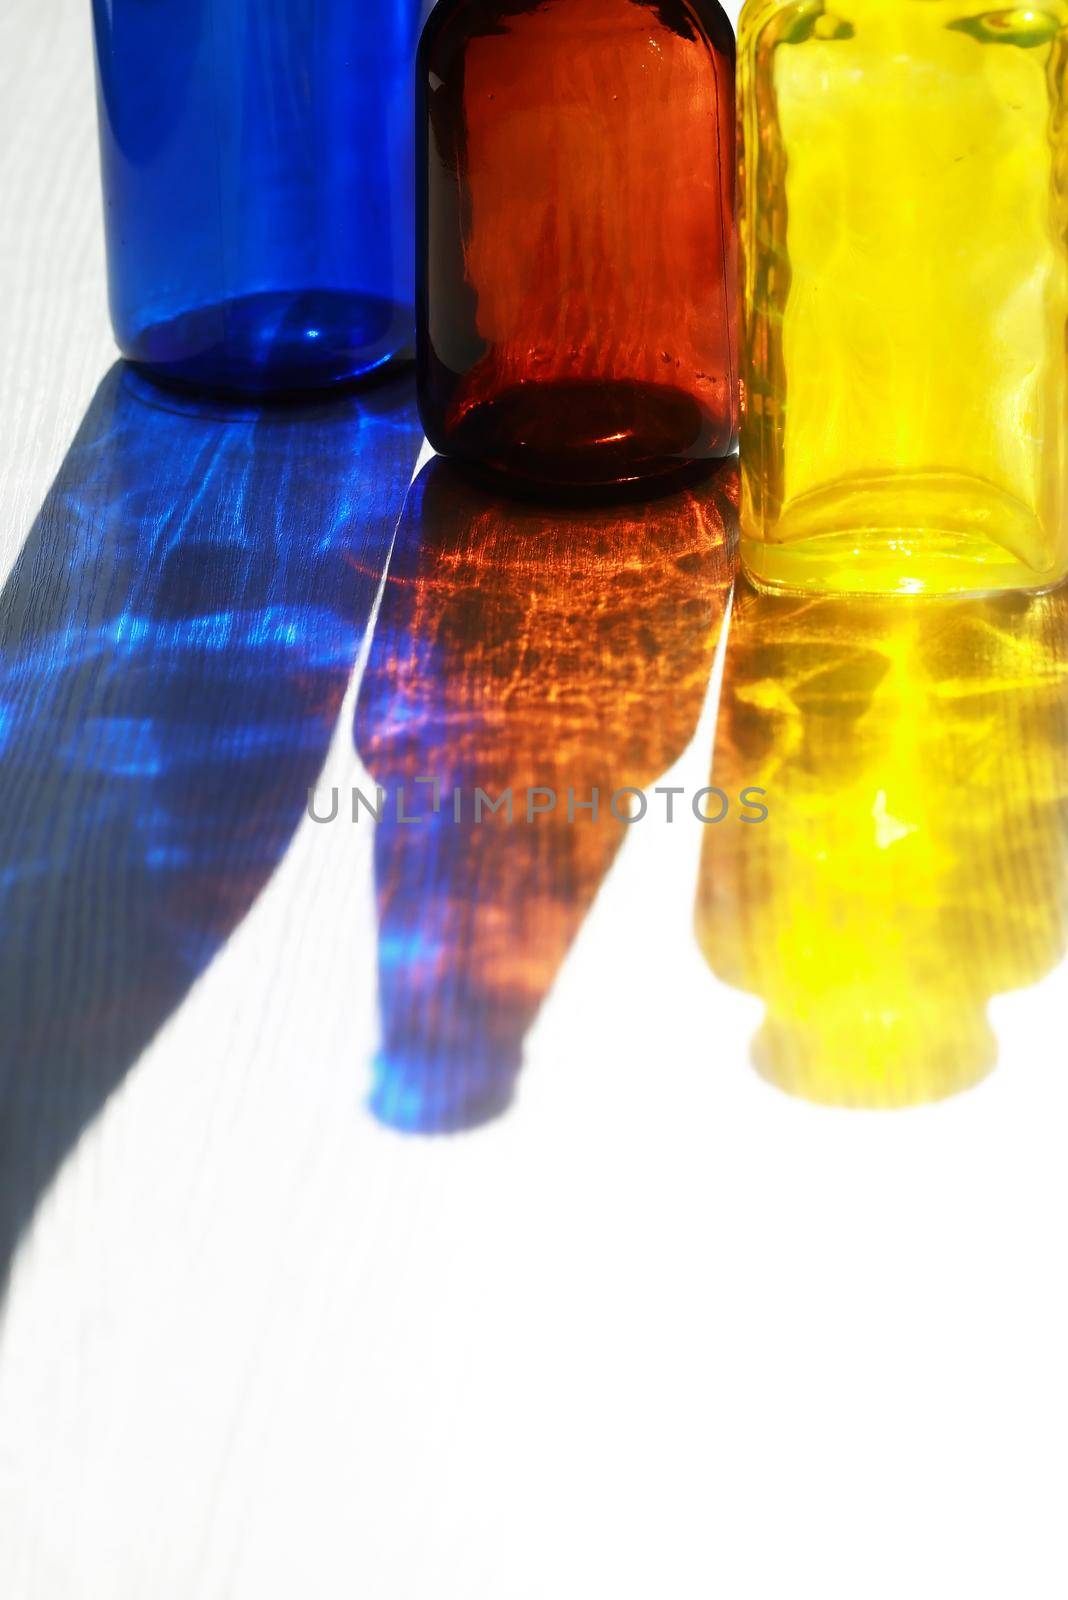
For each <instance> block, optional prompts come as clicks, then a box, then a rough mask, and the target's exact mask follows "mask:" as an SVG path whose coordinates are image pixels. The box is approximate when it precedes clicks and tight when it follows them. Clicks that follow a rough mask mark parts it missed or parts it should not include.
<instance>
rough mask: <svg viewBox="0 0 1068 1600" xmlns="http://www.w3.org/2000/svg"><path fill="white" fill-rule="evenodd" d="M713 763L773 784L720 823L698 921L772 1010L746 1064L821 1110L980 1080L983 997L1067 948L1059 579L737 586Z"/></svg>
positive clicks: (1032, 974)
mask: <svg viewBox="0 0 1068 1600" xmlns="http://www.w3.org/2000/svg"><path fill="white" fill-rule="evenodd" d="M713 771H714V774H715V777H714V781H715V782H716V783H717V784H718V785H720V787H724V788H727V789H728V790H733V789H734V788H735V787H738V788H743V787H746V786H749V785H758V786H760V787H762V788H764V789H766V790H767V792H768V793H767V800H766V804H767V805H768V807H769V811H770V816H769V818H768V820H767V822H765V823H761V824H759V825H756V826H748V827H745V828H739V829H735V830H732V832H731V833H730V834H728V833H727V832H726V830H719V829H712V830H710V832H709V836H708V838H707V840H706V845H705V852H704V856H703V861H702V870H701V882H700V888H699V893H698V904H697V933H698V938H699V941H700V944H701V947H702V950H703V952H704V954H705V956H706V959H707V960H708V962H709V964H710V965H711V967H712V969H713V971H714V972H715V973H716V974H717V975H718V976H719V977H721V978H723V979H724V980H725V981H726V982H728V983H730V984H732V985H734V986H735V987H736V988H739V989H744V990H747V991H749V992H751V993H753V994H755V995H758V996H759V997H760V998H761V999H762V1000H763V1001H764V1003H765V1005H766V1007H767V1012H766V1018H765V1021H764V1024H763V1027H762V1028H761V1030H760V1032H759V1034H758V1035H757V1038H756V1040H755V1042H754V1047H753V1057H754V1063H755V1065H756V1067H757V1069H758V1070H759V1071H760V1072H761V1073H762V1074H763V1075H764V1076H765V1077H766V1078H768V1079H769V1080H770V1081H771V1082H773V1083H774V1084H776V1085H778V1086H779V1087H780V1088H782V1089H784V1090H787V1091H789V1092H790V1093H793V1094H796V1095H800V1096H802V1097H804V1098H805V1099H808V1100H812V1101H816V1102H819V1103H823V1104H830V1105H841V1106H856V1107H871V1108H880V1107H886V1108H889V1107H898V1106H909V1105H915V1104H919V1103H923V1102H926V1101H932V1100H937V1099H940V1098H943V1097H945V1096H947V1095H951V1094H954V1093H956V1092H958V1091H960V1090H963V1089H966V1088H969V1087H970V1086H972V1085H974V1084H975V1083H977V1082H978V1081H980V1080H981V1079H982V1078H983V1077H984V1076H985V1075H986V1073H987V1072H988V1071H989V1070H990V1069H991V1068H992V1067H993V1065H994V1063H995V1061H996V1059H997V1042H996V1039H995V1036H994V1034H993V1031H992V1029H991V1026H990V1023H989V1019H988V1015H987V1012H988V1005H989V1002H990V1000H991V999H992V997H994V996H995V995H999V994H1003V993H1005V992H1006V991H1009V990H1013V989H1019V988H1024V987H1027V986H1029V985H1031V984H1034V983H1036V982H1037V981H1038V980H1039V979H1040V978H1041V977H1043V976H1044V975H1045V974H1046V973H1048V972H1049V971H1050V970H1051V969H1052V968H1053V967H1054V966H1056V964H1057V963H1058V962H1059V961H1060V959H1061V957H1062V956H1063V954H1064V952H1065V948H1066V943H1068V934H1066V902H1068V867H1066V838H1065V822H1066V817H1068V590H1061V591H1059V592H1056V593H1052V594H1047V595H1042V596H1037V597H1034V598H1024V597H1021V596H1012V595H1006V596H1001V597H996V598H990V599H985V600H969V601H951V600H947V601H939V600H916V601H902V600H901V599H895V600H889V601H886V600H883V601H879V600H870V601H869V600H861V601H858V600H855V599H850V600H847V601H843V600H835V599H824V598H817V599H807V600H805V599H798V598H790V597H786V596H775V595H766V594H760V593H758V592H757V591H756V590H754V589H753V588H752V587H750V586H749V585H748V583H746V582H744V581H743V582H742V583H741V585H740V587H739V589H738V591H737V594H736V600H735V609H734V614H733V619H732V626H731V635H730V641H729V645H728V652H727V661H726V672H725V680H724V691H723V699H722V703H721V709H720V717H719V725H718V730H717V738H716V748H715V755H714V764H713Z"/></svg>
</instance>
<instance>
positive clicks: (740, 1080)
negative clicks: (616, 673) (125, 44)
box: [0, 0, 1068, 1600]
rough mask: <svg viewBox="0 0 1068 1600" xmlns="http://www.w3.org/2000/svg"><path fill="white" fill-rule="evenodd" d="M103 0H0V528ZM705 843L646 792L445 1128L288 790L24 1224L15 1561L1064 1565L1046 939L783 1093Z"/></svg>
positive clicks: (367, 927) (716, 1569)
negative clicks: (520, 1020) (924, 1022)
mask: <svg viewBox="0 0 1068 1600" xmlns="http://www.w3.org/2000/svg"><path fill="white" fill-rule="evenodd" d="M87 12H88V7H87V6H86V5H85V4H84V0H34V4H33V5H32V6H31V5H29V4H26V3H23V4H20V5H16V4H13V3H12V0H8V4H7V5H6V6H5V7H4V9H3V11H2V13H0V118H2V120H3V128H2V138H0V173H2V186H0V192H2V194H3V199H4V212H5V225H4V227H3V228H2V229H0V274H2V290H3V292H2V295H0V339H2V349H3V352H4V358H3V361H2V363H0V406H2V417H0V429H2V432H0V438H2V457H0V503H2V505H3V507H4V517H3V520H2V523H0V564H2V565H3V568H4V571H5V572H6V571H7V570H8V568H9V567H10V564H11V563H12V561H13V560H14V558H15V556H16V554H17V552H18V550H19V548H20V546H21V543H22V541H23V539H24V538H25V535H26V532H27V530H28V528H29V527H30V525H31V523H32V521H33V518H34V515H35V513H36V512H37V510H38V508H39V505H40V503H41V500H42V498H43V496H44V494H45V492H46V490H47V487H48V484H49V482H50V480H51V478H52V476H53V474H54V473H55V470H56V468H57V467H58V465H59V463H60V461H61V459H62V457H63V454H64V451H65V450H66V448H67V445H68V444H69V442H70V439H71V438H72V436H73V434H74V432H75V430H76V428H77V425H78V422H79V420H80V418H81V416H82V414H83V412H84V410H85V407H86V405H87V403H88V401H89V398H90V396H91V394H92V392H93V389H94V388H95V386H96V383H97V381H98V380H99V378H100V376H101V375H102V374H103V372H104V371H105V370H106V368H107V366H108V365H109V364H110V362H111V360H112V359H113V350H112V346H111V342H110V336H109V332H108V328H107V323H106V317H105V312H104V286H103V268H102V252H101V244H100V238H99V220H98V206H99V202H98V192H97V178H96V152H95V145H94V131H93V107H92V98H91V68H90V47H89V24H88V16H87ZM354 692H355V684H353V685H352V687H351V689H350V695H349V699H348V701H347V703H346V706H345V708H344V710H343V712H342V715H341V717H340V719H339V724H338V734H337V738H336V740H335V745H334V749H333V752H332V754H331V757H330V764H329V769H328V773H327V775H326V776H325V777H324V783H329V782H339V783H343V784H345V783H349V782H353V781H359V780H360V777H361V776H362V774H361V773H360V769H359V766H358V763H357V759H356V757H355V755H354V753H353V749H352V740H351V710H352V701H353V695H354ZM713 711H714V708H713V707H712V706H710V707H709V713H708V715H707V716H706V718H705V720H704V722H703V724H702V728H701V730H700V732H699V734H698V736H697V738H696V739H695V741H694V744H693V746H692V747H691V749H690V751H689V752H688V754H687V756H686V757H685V758H684V759H683V761H682V762H681V763H680V766H679V768H678V776H677V779H676V781H678V782H679V783H687V784H689V785H691V786H692V787H694V788H696V787H698V786H700V784H701V783H703V782H704V781H706V772H707V759H708V751H709V749H710V747H711V738H712V713H713ZM697 831H699V830H697ZM354 835H356V836H355V837H354ZM699 842H700V841H699V839H698V838H696V837H695V832H694V831H691V830H685V829H678V830H667V829H665V828H658V829H655V830H643V829H640V828H639V829H635V830H634V831H633V832H632V833H631V835H630V836H629V838H628V840H627V843H626V845H625V847H624V849H623V851H622V853H621V855H620V857H619V859H618V861H617V864H616V866H615V868H614V870H613V872H612V874H611V876H610V878H609V879H608V881H607V882H606V884H605V886H604V889H603V892H602V894H601V896H600V898H599V900H598V902H597V904H596V905H595V907H594V909H593V911H592V913H591V915H590V917H589V919H588V921H587V923H586V925H585V927H584V929H583V932H582V935H581V937H580V939H579V941H578V943H577V946H576V947H575V949H574V951H573V953H572V956H571V958H570V960H569V962H568V964H567V966H566V968H565V970H564V972H563V973H562V975H561V978H560V981H559V982H558V984H557V986H556V988H555V991H554V993H553V994H552V996H551V997H550V999H549V1001H548V1003H547V1005H546V1007H545V1009H544V1012H543V1013H542V1015H541V1018H540V1020H539V1022H538V1024H537V1027H536V1030H535V1031H534V1033H533V1035H532V1037H531V1038H530V1040H529V1044H528V1049H527V1057H526V1067H525V1071H524V1075H523V1079H522V1086H521V1095H520V1099H519V1103H518V1105H517V1107H516V1109H515V1111H514V1112H513V1113H512V1114H511V1115H510V1116H509V1117H508V1118H507V1119H505V1120H504V1121H502V1122H500V1123H498V1124H496V1125H494V1126H492V1127H490V1128H488V1129H486V1130H484V1131H482V1132H479V1133H477V1134H474V1135H471V1136H468V1137H462V1138H454V1139H449V1140H445V1141H442V1142H439V1143H433V1142H427V1141H420V1140H415V1141H408V1140H403V1139H399V1138H396V1137H394V1136H391V1135H389V1134H386V1133H384V1132H383V1131H381V1130H380V1129H378V1128H376V1127H375V1125H374V1124H373V1123H372V1122H371V1121H370V1120H369V1119H368V1117H367V1116H366V1114H365V1112H364V1111H363V1110H362V1105H361V1101H362V1095H363V1092H364V1090H365V1087H366V1068H367V1056H368V1050H369V1047H370V1045H371V1043H372V1042H373V1038H374V1030H375V1025H376V1024H375V1001H374V990H375V972H374V937H373V929H374V922H373V904H372V881H371V862H370V835H369V834H368V833H366V832H363V833H360V834H356V830H342V829H335V828H322V829H315V828H313V827H312V826H311V825H310V824H306V825H305V826H304V827H303V828H302V830H301V831H300V833H299V834H298V836H297V837H296V839H295V841H294V843H293V846H292V849H291V851H290V853H289V855H288V856H287V858H286V859H285V860H284V861H283V863H282V865H281V867H280V868H279V870H278V872H277V874H276V876H275V878H274V879H273V881H272V882H271V883H270V885H269V887H268V889H267V890H266V892H265V893H264V894H263V896H262V897H261V898H260V900H259V901H258V903H257V904H256V905H255V907H254V909H253V910H252V912H251V914H250V915H249V917H248V918H247V920H246V921H245V923H244V924H243V925H242V926H241V927H240V929H239V931H238V932H237V934H236V935H235V936H234V938H233V939H232V941H231V942H230V944H229V945H228V946H227V948H226V949H225V950H224V952H223V953H222V954H221V956H220V957H219V958H218V960H217V961H216V962H215V964H214V965H213V966H212V967H211V968H210V969H209V971H208V972H207V973H206V975H205V976H204V977H203V979H202V980H201V982H200V983H199V984H198V985H197V987H196V988H195V989H194V990H193V992H192V993H191V994H190V995H189V997H188V1000H187V1001H186V1003H185V1004H184V1006H183V1007H182V1008H181V1009H180V1010H179V1011H178V1013H177V1014H176V1015H175V1016H174V1017H173V1018H172V1019H171V1020H170V1022H169V1023H168V1024H167V1026H166V1027H165V1029H164V1030H163V1032H162V1034H161V1035H160V1036H159V1037H158V1038H157V1039H156V1041H155V1042H154V1043H153V1045H152V1047H151V1048H150V1049H149V1050H148V1051H147V1052H146V1053H145V1055H144V1057H143V1059H142V1060H141V1061H140V1063H139V1064H138V1066H137V1068H136V1070H135V1071H134V1072H133V1073H132V1074H131V1075H130V1077H129V1079H128V1080H127V1083H126V1085H125V1087H124V1088H123V1089H122V1091H121V1092H120V1093H119V1094H118V1095H117V1096H116V1097H115V1099H114V1101H113V1102H112V1103H111V1104H110V1106H109V1107H108V1109H107V1111H106V1113H105V1114H104V1115H103V1116H102V1117H101V1118H100V1119H99V1121H98V1122H97V1123H96V1124H95V1125H94V1126H93V1127H92V1129H91V1130H90V1131H89V1133H88V1134H87V1135H86V1137H85V1139H84V1140H83V1142H82V1144H81V1145H80V1146H79V1148H78V1149H77V1151H76V1152H75V1154H74V1156H73V1157H72V1158H71V1159H70V1160H69V1162H68V1163H67V1165H66V1167H65V1169H64V1170H63V1172H62V1174H61V1176H60V1178H59V1180H58V1182H57V1183H56V1185H55V1187H54V1189H53V1190H52V1192H51V1193H50V1195H49V1196H48V1198H47V1200H46V1202H45V1204H44V1206H43V1208H42V1210H41V1213H40V1215H39V1217H38V1220H37V1223H36V1226H35V1228H34V1230H33V1232H32V1234H31V1236H30V1238H29V1239H28V1241H27V1243H26V1245H25V1247H24V1249H23V1252H22V1254H21V1256H20V1259H19V1262H18V1264H17V1269H16V1273H15V1277H14V1282H13V1288H12V1296H11V1300H10V1304H9V1307H8V1310H7V1314H6V1321H5V1323H4V1327H3V1334H2V1343H0V1593H2V1594H3V1595H4V1596H5V1597H7V1600H144V1597H145V1596H151V1597H152V1600H216V1597H223V1596H225V1597H227V1600H231V1597H236V1600H274V1597H276V1596H277V1597H279V1600H282V1597H286V1600H292V1597H293V1596H297V1595H299V1596H302V1597H309V1600H334V1597H340V1596H343V1595H344V1596H349V1595H357V1594H358V1595H366V1596H368V1597H374V1600H431V1597H433V1600H550V1597H551V1600H590V1597H592V1596H597V1597H600V1596H604V1597H609V1596H610V1597H612V1600H649V1597H651V1596H670V1597H671V1600H690V1597H697V1596H709V1595H713V1594H714V1595H717V1596H724V1597H727V1600H786V1597H787V1596H790V1597H794V1596H796V1597H803V1600H809V1597H811V1600H859V1597H863V1600H903V1597H904V1596H908V1597H909V1600H955V1597H957V1596H960V1597H962V1600H963V1597H965V1596H967V1597H968V1600H987V1597H989V1600H1008V1597H1010V1596H1011V1597H1013V1600H1016V1597H1026V1600H1054V1597H1056V1600H1062V1597H1063V1596H1064V1594H1065V1593H1066V1590H1068V1546H1066V1536H1065V1531H1064V1529H1065V1504H1066V1496H1068V1460H1066V1454H1068V1448H1066V1447H1068V1385H1066V1375H1065V1374H1066V1363H1068V1299H1066V1293H1065V1249H1064V1235H1065V1227H1066V1219H1068V1161H1066V1159H1065V1148H1066V1144H1068V1082H1066V1074H1065V1071H1064V1065H1065V1063H1064V1054H1065V1052H1064V1045H1063V1033H1064V1023H1063V1018H1064V1014H1065V1005H1066V984H1065V979H1064V974H1063V972H1061V973H1058V974H1056V975H1054V976H1053V977H1052V978H1050V979H1049V980H1047V981H1046V982H1045V983H1044V984H1043V985H1042V986H1041V987H1040V988H1039V989H1037V990H1033V991H1031V992H1029V993H1028V994H1026V995H1019V996H1015V997H1010V998H1007V999H1003V1000H1000V1001H998V1002H996V1003H995V1007H994V1017H995V1022H996V1024H997V1028H998V1032H999V1037H1000V1041H1001V1047H1002V1051H1001V1064H1000V1067H999V1069H998V1071H997V1072H996V1073H995V1074H994V1076H993V1077H992V1078H991V1079H990V1080H989V1081H988V1082H987V1083H986V1084H985V1085H984V1086H983V1087H982V1088H981V1089H979V1090H978V1091H976V1092H974V1093H972V1094H970V1095H966V1096H963V1097H961V1098H959V1099H957V1100H954V1101H951V1102H949V1103H947V1104H945V1105H942V1106H939V1107H935V1108H931V1109H926V1110H921V1111H913V1112H908V1113H903V1114H896V1115H890V1116H877V1115H858V1114H848V1113H838V1112H828V1111H821V1110H817V1109H815V1108H813V1107H810V1106H807V1105H805V1104H802V1103H795V1102H793V1101H791V1100H788V1099H787V1098H785V1097H783V1096H781V1095H779V1094H777V1093H776V1092H775V1091H773V1090H772V1089H770V1088H768V1087H767V1086H766V1085H764V1084H763V1083H762V1082H761V1081H760V1080H759V1079H758V1078H757V1077H756V1076H755V1074H754V1073H753V1072H752V1071H751V1069H750V1067H749V1066H748V1045H749V1039H750V1037H751V1035H752V1032H753V1030H754V1028H755V1027H756V1025H757V1024H758V1022H759V1017H760V1007H759V1005H758V1004H757V1002H755V1001H753V1000H751V999H748V998H746V997H744V996H741V995H739V994H737V993H735V992H733V991H731V990H729V989H727V988H725V987H723V986H722V985H720V984H718V983H717V982H716V980H715V979H714V978H713V977H712V976H711V974H710V972H709V970H708V968H707V966H706V964H705V963H704V961H703V960H702V958H701V956H700V953H699V952H698V950H697V947H696V945H695V942H694V939H693V936H692V932H691V924H692V906H693V895H694V884H695V876H696V851H697V847H698V845H699ZM361 852H362V853H361Z"/></svg>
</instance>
